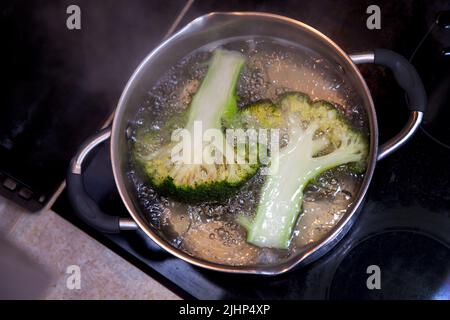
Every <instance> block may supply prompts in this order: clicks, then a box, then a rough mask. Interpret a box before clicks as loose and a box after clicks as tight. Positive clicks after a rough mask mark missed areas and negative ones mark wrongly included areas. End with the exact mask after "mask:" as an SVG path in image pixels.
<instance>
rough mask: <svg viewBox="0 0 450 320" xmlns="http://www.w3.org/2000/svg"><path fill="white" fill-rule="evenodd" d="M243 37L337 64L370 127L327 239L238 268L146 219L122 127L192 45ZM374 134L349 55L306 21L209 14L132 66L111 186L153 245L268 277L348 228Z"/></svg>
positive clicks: (367, 100) (316, 252) (118, 121)
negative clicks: (176, 242) (345, 204)
mask: <svg viewBox="0 0 450 320" xmlns="http://www.w3.org/2000/svg"><path fill="white" fill-rule="evenodd" d="M243 36H265V37H275V38H279V39H285V40H288V41H290V42H294V43H299V44H301V45H302V46H305V47H308V48H310V49H312V50H313V51H315V52H318V53H320V55H321V56H322V57H323V58H324V59H327V60H328V61H329V62H330V63H332V64H334V65H337V66H339V68H340V69H341V72H342V75H343V77H344V78H345V81H346V82H347V83H348V84H349V85H350V86H351V87H352V88H353V93H354V94H353V96H352V97H351V99H356V100H358V101H357V103H359V104H360V105H362V106H363V109H364V110H365V112H366V116H367V118H368V127H369V129H370V150H371V151H370V155H369V157H370V159H369V163H370V164H369V166H368V168H367V172H366V175H365V178H364V181H363V183H362V185H361V187H360V191H359V195H358V197H357V199H356V200H355V201H354V203H353V205H352V207H351V208H350V209H349V210H348V211H347V213H346V215H345V216H344V217H343V218H342V219H341V221H340V222H339V223H338V224H337V225H336V226H335V227H334V229H333V230H332V232H330V234H329V236H328V237H327V238H325V239H323V240H322V241H320V242H319V243H315V244H314V245H312V246H311V247H308V248H305V250H304V252H300V253H298V254H297V255H296V256H294V257H291V258H290V259H288V260H286V261H282V262H280V263H278V264H276V265H261V266H242V267H240V266H239V267H234V266H226V265H219V264H215V263H211V262H208V261H204V260H201V259H197V258H195V257H192V256H190V255H188V254H186V253H184V252H182V251H181V250H179V249H176V248H174V247H172V246H171V245H170V244H169V243H167V242H166V241H165V240H164V239H163V238H162V237H161V236H160V235H159V234H158V233H157V232H156V231H155V230H154V229H153V228H152V227H151V226H150V225H149V224H148V223H147V222H146V219H145V218H144V216H143V214H142V212H141V209H140V205H139V201H138V198H137V195H136V190H135V187H134V185H133V184H132V183H131V182H130V181H129V179H128V177H127V175H126V172H127V167H128V164H129V160H130V159H129V152H128V145H127V134H126V131H127V127H128V125H129V121H130V119H133V117H134V116H135V114H136V112H137V108H138V107H139V105H140V102H141V101H143V99H144V98H145V95H146V94H147V92H148V90H149V88H151V87H152V86H153V85H154V84H155V83H156V81H157V80H158V79H159V78H160V77H161V76H162V75H163V73H164V72H165V71H166V70H167V69H169V68H170V67H171V66H173V65H175V64H176V63H177V62H178V61H179V60H180V59H181V58H183V57H184V56H186V55H187V54H189V53H191V52H192V51H194V50H195V49H197V48H199V47H202V46H204V45H206V44H209V43H211V42H215V41H217V40H220V39H226V38H233V37H243ZM377 136H378V132H377V126H376V117H375V110H374V107H373V102H372V99H371V96H370V93H369V91H368V89H367V86H366V84H365V82H364V80H363V78H362V77H361V74H360V73H359V71H358V69H357V68H356V66H355V65H354V64H353V63H352V62H351V60H350V59H349V58H348V56H347V55H346V54H345V53H344V52H343V51H342V50H341V49H340V48H339V47H338V46H337V45H335V44H334V43H333V42H332V41H331V40H329V39H328V38H327V37H325V36H324V35H322V34H321V33H319V32H318V31H316V30H314V29H313V28H311V27H309V26H307V25H305V24H302V23H300V22H298V21H295V20H292V19H288V18H285V17H281V16H276V15H271V14H261V13H211V14H208V15H205V16H202V17H200V18H197V19H196V20H194V21H193V22H191V23H190V24H189V25H187V26H186V27H185V28H183V29H182V30H181V31H179V32H178V33H176V34H175V35H174V36H172V37H171V38H170V39H168V40H167V41H165V42H164V43H162V44H161V45H160V46H159V47H158V48H156V49H155V50H154V51H153V52H152V53H150V54H149V55H148V56H147V57H146V58H145V59H144V61H143V62H142V63H141V65H140V66H139V67H138V68H137V69H136V71H135V73H134V74H133V75H132V77H131V78H130V80H129V82H128V84H127V86H126V87H125V89H124V91H123V94H122V96H121V99H120V101H119V104H118V107H117V109H116V114H115V118H114V123H113V129H112V141H111V159H112V164H113V172H114V177H115V180H116V184H117V187H118V189H119V193H120V195H121V197H122V200H123V201H124V203H125V205H126V207H127V208H128V211H129V212H130V214H131V215H132V217H133V218H134V220H135V221H136V222H137V223H138V225H139V226H140V228H142V229H143V230H144V231H145V232H146V234H147V235H148V236H149V237H151V238H152V239H153V240H154V241H155V242H156V243H157V244H158V245H160V246H161V247H163V248H164V249H166V250H167V251H169V252H170V253H172V254H174V255H176V256H177V257H179V258H182V259H184V260H186V261H188V262H190V263H193V264H196V265H199V266H202V267H205V268H209V269H213V270H218V271H226V272H235V273H256V274H269V275H273V274H279V273H283V272H285V271H288V270H290V269H292V268H293V267H294V266H295V265H297V264H299V263H301V262H304V261H306V260H312V258H315V257H318V256H320V255H321V254H323V253H324V252H325V251H326V250H328V249H329V247H330V246H331V245H332V244H333V243H334V242H335V241H336V239H337V238H339V237H340V235H342V232H343V230H344V229H348V226H349V225H350V224H351V223H352V221H353V220H354V218H355V216H356V215H355V211H356V209H357V208H358V207H359V206H360V204H361V201H362V198H363V196H364V194H365V193H366V190H367V187H368V184H369V182H370V179H371V177H372V173H373V170H374V166H375V155H376V151H377V143H378V141H377ZM346 225H347V226H346ZM345 226H346V227H345ZM344 227H345V228H344ZM333 240H334V241H333Z"/></svg>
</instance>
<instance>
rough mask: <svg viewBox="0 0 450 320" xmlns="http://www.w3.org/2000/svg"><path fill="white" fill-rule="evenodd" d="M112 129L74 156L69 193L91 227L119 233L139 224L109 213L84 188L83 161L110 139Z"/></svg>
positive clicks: (72, 201) (73, 204)
mask: <svg viewBox="0 0 450 320" xmlns="http://www.w3.org/2000/svg"><path fill="white" fill-rule="evenodd" d="M110 136H111V129H109V128H108V129H105V130H103V131H100V132H99V133H98V134H96V135H94V136H93V137H91V138H90V139H89V140H88V141H86V142H85V143H84V144H83V145H82V146H81V148H80V149H79V151H78V152H77V154H76V155H75V156H74V157H73V158H72V161H71V163H70V167H69V172H68V173H67V179H66V184H67V193H68V196H69V201H70V203H71V205H72V207H73V209H74V211H75V213H76V214H77V215H78V216H79V217H80V219H81V220H83V221H84V222H85V223H87V224H88V225H90V226H91V227H93V228H95V229H97V230H99V231H101V232H105V233H119V232H120V231H121V230H136V229H138V227H137V224H136V223H135V222H134V221H133V220H132V219H126V218H120V217H117V216H111V215H107V214H105V213H103V212H102V210H100V208H99V207H98V205H97V203H96V202H95V201H94V200H92V198H91V197H90V196H89V195H88V193H87V192H86V190H85V188H84V183H83V162H84V160H85V159H86V157H87V155H88V154H89V153H90V152H91V151H92V150H94V149H95V147H97V146H98V145H100V144H101V143H102V142H104V141H106V140H107V139H109V137H110Z"/></svg>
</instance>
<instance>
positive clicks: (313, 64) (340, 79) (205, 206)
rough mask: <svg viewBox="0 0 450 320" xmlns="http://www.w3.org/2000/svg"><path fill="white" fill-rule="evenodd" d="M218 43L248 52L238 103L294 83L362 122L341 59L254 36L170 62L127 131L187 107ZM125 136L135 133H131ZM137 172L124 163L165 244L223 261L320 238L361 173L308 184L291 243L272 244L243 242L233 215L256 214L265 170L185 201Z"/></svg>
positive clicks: (277, 254) (337, 173) (272, 257)
mask: <svg viewBox="0 0 450 320" xmlns="http://www.w3.org/2000/svg"><path fill="white" fill-rule="evenodd" d="M217 47H223V48H225V49H229V50H236V51H239V52H241V53H242V54H244V55H245V56H246V57H247V63H246V67H245V68H244V70H243V72H242V74H241V77H240V80H239V82H238V89H237V94H238V97H239V103H238V105H239V107H241V106H244V105H246V104H248V103H250V102H254V101H258V100H261V99H272V100H276V99H277V97H278V96H279V95H280V94H282V93H283V92H287V91H301V92H305V93H307V94H308V95H310V97H311V98H312V99H324V100H327V101H330V102H332V103H334V104H336V106H337V107H338V108H340V110H341V111H343V112H344V113H345V114H346V116H347V117H348V118H349V119H350V120H351V121H352V122H353V124H355V125H356V126H358V127H360V128H365V127H366V123H365V121H366V117H365V114H364V112H363V109H362V107H361V106H360V105H359V104H358V101H360V100H359V97H358V96H357V94H356V92H354V91H353V90H352V88H351V87H350V86H349V85H348V84H347V82H346V81H345V76H344V74H343V72H342V69H341V67H340V66H338V65H335V64H332V63H330V62H328V61H327V60H325V59H324V58H322V57H321V56H320V55H319V54H318V53H316V52H313V51H311V50H309V49H307V48H303V47H301V46H299V45H294V44H292V43H289V42H286V41H284V40H280V39H272V38H259V37H256V38H245V39H242V38H236V39H228V40H225V41H221V42H215V43H211V44H209V45H208V46H205V47H203V48H200V49H198V50H197V51H195V52H193V53H192V54H190V55H189V56H187V57H186V58H184V59H182V60H181V61H180V62H179V63H178V64H177V65H175V66H173V67H172V68H170V69H169V70H168V71H167V72H166V74H165V75H164V76H163V77H162V78H161V79H160V80H159V81H158V83H157V84H156V85H155V86H154V87H153V88H150V90H149V93H148V99H147V100H146V101H144V102H143V104H142V106H141V108H140V109H139V112H138V114H137V115H136V119H135V121H134V131H132V132H136V129H138V128H149V129H152V128H153V129H158V128H161V127H162V126H163V124H164V123H165V121H167V120H168V119H170V118H172V117H173V115H175V114H179V113H180V112H181V111H183V110H184V109H185V108H187V106H188V105H189V103H190V100H191V97H192V95H193V94H194V93H195V91H196V90H197V88H198V86H199V84H200V83H201V80H202V79H203V77H204V75H205V73H206V71H207V61H208V59H209V58H210V56H211V52H212V51H213V50H214V49H215V48H217ZM130 138H131V139H134V136H133V134H131V137H130ZM169 138H170V135H166V139H169ZM163 139H164V138H163ZM138 172H139V170H135V169H134V168H133V165H132V164H131V168H130V172H129V177H130V179H131V180H132V181H133V183H134V185H135V186H136V190H137V194H138V197H139V201H140V205H141V208H142V211H143V212H144V214H145V216H146V218H147V220H148V222H149V223H150V224H151V225H152V226H153V227H154V228H155V229H157V230H159V232H160V233H161V235H162V236H163V237H164V238H165V239H167V240H168V241H169V242H170V243H171V244H172V245H174V246H176V247H178V248H180V249H182V250H184V251H185V252H187V253H188V254H191V255H193V256H196V257H199V258H202V259H206V260H209V261H213V262H217V263H222V264H229V265H252V264H271V263H276V262H278V261H280V260H282V259H286V258H288V257H289V256H291V255H292V254H295V253H296V252H298V251H299V250H301V249H302V248H304V247H305V246H307V245H309V244H310V243H312V242H315V241H318V240H320V239H321V238H322V237H324V236H325V235H326V234H327V232H329V230H330V229H331V228H332V227H333V226H334V225H335V224H336V223H337V222H338V221H339V220H340V218H341V217H342V216H343V215H344V214H345V212H346V210H347V209H348V207H349V206H350V205H351V203H352V201H353V199H354V197H355V195H356V193H357V191H358V188H359V185H360V183H361V180H362V177H361V176H357V175H352V174H350V173H348V172H346V171H345V170H343V169H340V168H338V169H334V170H332V171H330V172H327V173H325V174H323V175H322V176H321V177H320V178H319V179H318V181H317V182H316V183H314V184H310V185H309V186H308V187H307V188H306V190H305V198H304V211H303V213H302V214H301V216H300V218H299V219H298V223H297V226H296V229H295V231H294V236H293V240H292V242H291V247H290V248H289V250H275V249H267V248H258V247H255V246H253V245H250V244H248V243H247V242H246V241H245V238H246V234H245V230H244V229H243V228H242V227H241V226H239V225H238V224H237V223H236V222H235V219H236V217H237V216H238V215H241V214H245V215H247V216H249V217H252V216H253V215H254V214H255V211H256V207H257V204H258V198H259V191H260V189H261V186H262V184H263V181H264V176H262V175H260V174H257V175H256V176H254V177H253V178H252V179H251V180H250V181H248V182H247V183H246V184H245V185H244V186H243V187H242V188H241V189H240V190H239V191H238V192H237V193H236V194H235V195H234V196H232V197H230V198H229V199H227V200H225V201H223V202H220V203H213V202H204V203H200V204H196V205H191V204H185V203H180V202H177V201H175V200H174V199H171V198H168V197H164V196H161V195H159V194H157V193H156V192H155V191H153V190H152V189H151V188H150V187H149V186H147V185H146V184H145V183H144V182H143V181H145V177H141V176H140V175H139V174H138Z"/></svg>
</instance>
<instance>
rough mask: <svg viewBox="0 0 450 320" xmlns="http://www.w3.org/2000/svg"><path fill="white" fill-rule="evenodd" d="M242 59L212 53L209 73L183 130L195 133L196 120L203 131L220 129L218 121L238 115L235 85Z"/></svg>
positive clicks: (235, 54)
mask: <svg viewBox="0 0 450 320" xmlns="http://www.w3.org/2000/svg"><path fill="white" fill-rule="evenodd" d="M244 64H245V57H244V56H243V55H241V54H240V53H238V52H234V51H227V50H215V51H214V54H213V57H212V59H211V62H210V65H209V68H208V72H207V74H206V76H205V78H204V79H203V81H202V84H201V86H200V88H199V89H198V91H197V93H196V94H195V95H194V98H193V99H192V102H191V106H190V109H189V118H188V121H187V124H186V126H185V128H186V129H187V130H189V131H190V132H193V130H194V123H195V122H196V121H199V122H200V123H201V125H202V129H203V130H206V129H220V128H221V121H222V119H224V120H230V119H231V118H233V117H234V116H235V114H236V112H237V102H236V101H237V96H236V86H237V82H238V80H239V74H240V71H241V69H242V67H243V66H244Z"/></svg>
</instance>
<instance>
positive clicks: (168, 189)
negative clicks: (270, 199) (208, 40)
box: [134, 50, 259, 201]
mask: <svg viewBox="0 0 450 320" xmlns="http://www.w3.org/2000/svg"><path fill="white" fill-rule="evenodd" d="M244 63H245V58H244V57H243V56H242V55H241V54H240V53H238V52H233V51H226V50H216V51H215V52H214V53H213V56H212V58H211V61H210V63H209V68H208V72H207V74H206V76H205V78H204V79H203V81H202V83H201V86H200V88H199V89H198V91H197V92H196V93H195V95H194V96H193V98H192V101H191V104H190V106H189V108H188V109H187V114H186V115H184V119H186V121H185V122H184V125H183V126H178V128H184V129H185V130H184V133H185V132H189V133H191V136H192V137H193V135H194V134H195V133H197V134H198V133H200V135H201V136H203V134H204V133H205V132H206V130H207V129H217V130H220V132H221V134H220V135H219V137H217V139H218V140H219V141H215V140H214V141H215V142H217V144H213V143H212V141H213V140H211V143H210V144H208V143H207V142H205V143H203V144H202V145H201V146H199V145H198V144H197V143H195V142H194V141H191V142H192V143H191V146H192V150H191V154H192V157H196V156H199V155H200V158H202V156H203V155H205V154H206V155H207V156H209V157H210V158H214V159H218V160H221V161H214V162H212V163H211V162H205V161H202V159H200V160H201V161H192V162H186V161H174V159H173V155H174V151H175V149H174V148H177V146H179V145H180V144H179V142H177V141H171V140H170V139H169V138H168V135H169V137H170V135H171V134H174V130H175V129H176V128H175V127H173V126H170V125H166V126H165V127H164V128H162V129H159V130H154V131H150V132H148V131H147V132H145V133H143V134H141V135H139V134H137V135H136V142H135V144H134V154H135V158H136V160H137V162H138V163H139V164H141V166H142V167H143V168H144V171H145V173H146V174H147V176H148V178H149V182H150V184H151V185H152V186H153V187H154V188H155V189H156V190H157V191H160V192H162V193H166V194H170V195H175V196H177V197H178V198H180V199H181V200H186V201H200V200H208V199H218V198H222V197H224V196H227V195H229V194H230V193H231V192H232V191H234V190H235V189H236V188H238V187H239V186H240V185H241V184H242V183H244V182H245V181H246V180H248V179H249V178H250V177H251V176H253V175H254V174H255V173H256V171H257V169H258V166H259V165H258V164H257V163H248V161H246V157H247V155H246V154H242V153H241V152H238V151H237V148H236V147H235V146H233V145H230V142H229V141H228V140H227V139H226V138H225V134H224V132H223V124H224V123H228V124H230V123H235V122H236V121H235V119H236V114H237V112H238V109H237V103H236V99H237V97H236V85H237V82H238V79H239V74H240V71H241V69H242V67H243V66H244ZM172 122H173V121H172ZM175 122H176V121H175ZM169 123H170V121H169ZM198 124H200V125H201V129H200V132H198V131H197V132H195V131H196V130H197V128H198ZM181 136H182V134H181ZM181 136H180V137H181ZM166 141H168V142H166ZM178 151H180V150H178ZM184 152H185V151H184V150H183V151H181V153H184ZM230 152H231V159H232V160H229V158H227V156H230ZM192 159H193V158H192ZM233 159H234V161H233Z"/></svg>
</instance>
